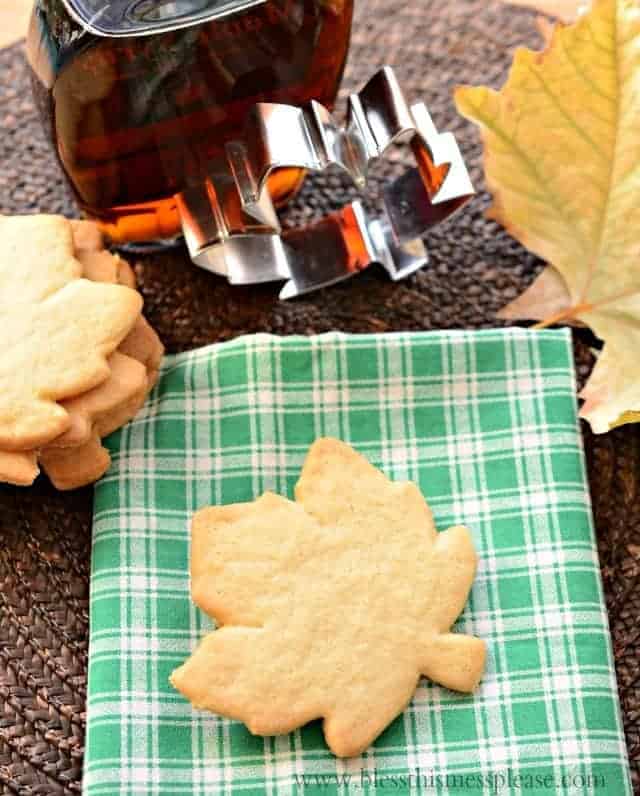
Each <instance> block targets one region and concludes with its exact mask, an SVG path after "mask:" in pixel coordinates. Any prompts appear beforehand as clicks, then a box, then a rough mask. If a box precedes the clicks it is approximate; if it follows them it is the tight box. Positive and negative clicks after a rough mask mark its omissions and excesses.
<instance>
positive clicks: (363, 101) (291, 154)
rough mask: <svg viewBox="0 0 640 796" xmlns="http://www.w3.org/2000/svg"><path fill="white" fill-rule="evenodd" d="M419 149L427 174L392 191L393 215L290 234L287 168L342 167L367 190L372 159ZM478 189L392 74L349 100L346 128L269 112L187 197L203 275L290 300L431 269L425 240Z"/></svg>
mask: <svg viewBox="0 0 640 796" xmlns="http://www.w3.org/2000/svg"><path fill="white" fill-rule="evenodd" d="M406 139H408V142H409V145H410V146H411V148H412V150H413V153H414V156H415V159H416V167H415V168H410V169H408V170H407V171H406V172H405V173H404V174H402V175H401V176H399V177H398V178H396V179H395V180H393V181H392V182H390V183H389V184H388V185H386V186H385V187H384V190H383V201H384V212H383V213H382V215H381V216H380V217H377V216H372V215H371V214H370V213H368V212H367V211H366V210H365V208H364V207H363V205H362V203H361V202H360V201H354V202H351V203H350V204H348V205H346V206H345V207H343V208H342V209H340V210H338V211H336V212H334V213H331V214H330V215H328V216H326V217H324V218H323V219H321V220H320V221H319V222H316V223H314V224H311V225H309V226H306V227H302V228H297V229H294V230H290V231H286V232H283V231H282V228H281V226H280V223H279V221H278V216H277V213H276V209H275V206H274V204H273V201H272V199H271V196H270V194H269V191H268V186H267V178H268V177H269V175H270V174H271V173H272V172H273V171H274V170H276V169H281V168H300V169H305V170H308V171H323V170H324V169H326V168H327V167H328V166H330V165H332V164H335V165H337V166H339V167H340V168H342V169H344V171H346V172H347V174H349V175H350V176H351V177H352V179H353V181H354V183H355V184H356V186H357V187H358V188H359V189H361V190H363V191H364V190H366V187H367V173H368V169H369V165H370V163H371V161H372V160H373V159H375V158H379V157H381V156H382V155H384V153H385V151H386V150H387V148H388V147H389V146H390V145H391V144H392V143H394V142H396V141H398V140H403V141H404V140H406ZM473 194H474V190H473V186H472V184H471V180H470V178H469V174H468V172H467V169H466V167H465V164H464V161H463V159H462V155H461V154H460V150H459V149H458V145H457V143H456V140H455V138H454V136H453V134H452V133H439V132H438V131H437V129H436V127H435V125H434V123H433V121H432V119H431V116H430V115H429V112H428V110H427V107H426V105H424V103H422V102H418V103H416V104H414V105H411V106H409V104H408V103H407V101H406V99H405V97H404V94H403V93H402V90H401V88H400V86H399V85H398V82H397V80H396V77H395V75H394V73H393V70H392V69H391V68H390V67H388V66H385V67H383V68H382V69H380V70H379V71H378V72H376V73H375V74H374V75H373V77H372V78H371V79H370V80H369V82H368V83H367V84H366V86H365V87H364V88H363V89H362V90H361V91H360V92H358V93H357V94H352V95H351V97H350V98H349V106H348V116H347V123H346V125H345V126H344V127H341V126H339V125H338V124H336V122H335V121H334V119H333V117H332V116H331V114H330V113H329V111H328V110H327V109H326V108H325V107H324V106H323V105H320V104H319V103H317V102H311V104H310V105H309V106H307V107H305V108H298V107H294V106H292V105H280V104H273V103H260V104H258V105H256V106H255V107H254V109H253V111H252V112H251V114H250V115H249V117H248V119H247V124H246V129H245V133H244V136H243V139H242V140H241V141H233V142H230V143H228V144H227V145H226V148H225V157H224V158H222V159H220V161H218V162H216V163H215V164H214V165H212V167H211V169H210V173H209V176H208V177H207V178H206V180H205V181H204V183H202V184H201V185H198V186H194V187H190V188H188V189H187V190H185V191H184V192H183V193H181V194H179V195H178V197H177V201H178V208H179V211H180V215H181V218H182V227H183V230H184V235H185V239H186V242H187V246H188V249H189V253H190V255H191V259H192V260H193V262H194V263H196V265H199V266H201V267H203V268H206V269H207V270H209V271H213V272H214V273H216V274H220V275H222V276H226V277H227V279H228V280H229V282H231V283H232V284H242V285H247V284H256V283H260V282H271V281H274V280H285V281H286V284H285V285H284V287H283V288H282V291H281V292H280V298H282V299H288V298H293V297H295V296H299V295H302V294H303V293H308V292H310V291H312V290H316V289H318V288H320V287H325V286H327V285H331V284H333V283H335V282H338V281H341V280H342V279H346V278H347V277H350V276H353V275H354V274H356V273H358V272H359V271H362V270H363V269H365V268H367V267H368V266H369V265H371V264H372V263H374V262H376V263H380V264H381V265H382V266H383V267H384V268H385V269H386V270H387V272H388V273H389V275H390V276H391V278H392V279H394V280H398V279H402V278H403V277H405V276H408V275H409V274H411V273H413V272H414V271H416V270H417V269H419V268H422V267H423V266H424V265H425V264H426V263H427V259H428V255H427V251H426V248H425V246H424V243H423V241H422V238H423V236H424V235H425V234H426V233H427V232H428V231H429V229H431V228H432V227H433V226H435V225H436V224H439V223H440V222H441V221H443V220H444V219H446V218H448V217H449V216H450V215H451V214H452V213H454V212H455V211H456V210H457V209H458V208H459V207H461V206H462V205H463V204H465V203H466V202H467V201H468V200H469V199H470V198H471V196H473Z"/></svg>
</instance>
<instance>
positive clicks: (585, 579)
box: [85, 329, 631, 796]
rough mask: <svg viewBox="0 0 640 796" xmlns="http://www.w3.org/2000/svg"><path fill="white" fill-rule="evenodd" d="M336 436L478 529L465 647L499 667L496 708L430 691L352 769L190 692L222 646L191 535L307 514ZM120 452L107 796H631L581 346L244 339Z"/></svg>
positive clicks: (94, 630)
mask: <svg viewBox="0 0 640 796" xmlns="http://www.w3.org/2000/svg"><path fill="white" fill-rule="evenodd" d="M325 435H327V436H335V437H339V438H340V439H343V440H346V441H348V442H350V443H351V444H352V445H353V446H354V447H355V448H356V449H357V450H359V451H361V452H362V453H363V454H365V456H367V458H368V459H369V460H370V461H371V462H373V463H374V464H375V465H376V466H378V467H380V468H381V469H382V470H383V471H384V472H385V473H386V474H387V475H389V476H390V477H391V478H394V479H412V480H414V481H415V482H416V483H418V484H419V486H420V488H421V489H422V491H423V493H424V494H425V496H426V498H427V500H428V501H429V504H430V505H431V508H432V509H433V512H434V514H435V518H436V522H437V525H438V527H439V528H440V529H444V528H446V527H448V526H450V525H453V524H456V523H464V524H466V525H468V526H469V527H470V528H471V530H472V533H473V537H474V540H475V544H476V547H477V550H478V552H479V557H480V564H479V570H478V574H477V576H476V579H475V583H474V586H473V590H472V594H471V597H470V599H469V602H468V604H467V607H466V608H465V611H464V613H463V615H462V616H461V618H460V620H459V621H458V623H457V625H456V628H457V629H458V630H460V631H462V632H468V633H473V634H476V635H478V636H481V637H482V638H484V639H486V640H487V642H488V649H489V654H488V663H487V671H486V675H485V677H484V679H483V681H482V683H481V685H480V687H479V689H478V691H477V693H475V694H474V695H462V694H456V693H453V692H450V691H447V690H446V689H444V688H441V687H438V686H435V685H434V684H432V683H429V682H427V681H425V680H423V681H421V682H420V685H419V687H418V689H417V691H416V694H415V696H414V699H413V701H412V702H411V705H410V706H409V708H408V709H407V710H405V712H404V713H403V714H402V715H401V716H400V717H399V718H398V719H396V721H394V722H393V724H391V726H390V727H389V728H388V729H387V730H386V731H385V732H384V733H383V734H382V735H381V736H380V737H379V738H378V740H377V741H376V742H375V744H374V745H373V746H372V747H371V748H370V749H368V750H367V751H366V752H365V753H364V754H363V755H362V757H360V758H356V759H351V760H338V759H336V758H335V757H334V756H333V755H332V754H331V753H330V752H329V751H328V750H327V748H326V747H325V744H324V742H323V737H322V729H321V724H320V722H314V723H312V724H310V725H308V726H306V727H304V728H303V729H302V730H299V731H298V732H295V733H292V734H290V735H286V736H281V737H276V738H258V737H253V736H251V735H250V734H249V732H248V731H247V730H246V729H245V727H244V725H242V724H240V723H238V722H234V721H230V720H227V719H223V718H220V717H218V716H215V715H209V714H204V713H199V712H196V711H194V710H192V708H191V706H190V705H189V703H188V702H186V701H185V700H184V699H183V698H182V697H181V696H180V694H178V693H177V692H175V691H174V690H173V689H172V688H171V686H170V685H169V683H168V677H169V674H170V672H171V671H172V670H173V669H174V668H175V667H176V666H178V665H179V664H180V663H182V662H183V661H184V659H185V658H186V657H187V656H188V655H189V653H190V652H191V651H192V650H193V649H194V647H195V646H196V644H197V643H198V640H199V639H200V638H201V637H202V636H203V634H204V633H205V632H206V631H208V630H209V629H210V628H211V623H210V620H209V619H208V618H207V617H206V616H205V615H203V614H202V613H201V612H200V611H199V610H198V609H196V608H195V607H194V605H193V604H192V603H191V601H190V599H189V576H188V549H189V537H188V525H189V520H190V517H191V515H192V513H193V512H194V511H195V510H196V509H198V508H200V507H202V506H206V505H209V504H217V505H219V504H228V503H234V502H237V501H250V500H252V499H254V498H256V497H257V496H259V495H260V494H261V493H262V492H263V491H264V490H273V491H275V492H279V493H281V494H284V495H289V496H291V495H292V491H293V487H294V484H295V482H296V480H297V477H298V474H299V472H300V469H301V467H302V463H303V460H304V457H305V454H306V452H307V449H308V447H309V445H310V444H311V443H312V442H313V440H314V439H316V438H317V437H320V436H325ZM108 444H109V447H110V449H111V452H112V456H113V466H112V468H111V470H110V472H109V474H108V475H107V476H106V477H105V478H104V479H103V480H102V481H101V482H100V483H99V484H98V486H97V488H96V494H95V517H94V530H93V574H92V580H91V644H90V667H89V697H88V732H87V749H86V760H85V792H86V793H87V794H90V795H91V796H98V794H105V795H106V794H108V795H109V796H114V795H115V794H140V796H143V795H144V796H151V795H153V794H158V795H159V796H172V795H173V794H201V795H202V796H205V794H206V796H210V794H217V793H236V792H238V793H251V794H253V793H255V794H290V793H291V794H294V793H349V794H350V793H358V792H362V793H386V792H387V791H388V792H391V793H393V792H396V793H398V792H407V793H408V792H412V793H437V794H451V793H477V794H481V793H482V794H485V793H487V794H488V793H496V794H498V793H499V794H522V793H525V792H533V793H549V794H565V793H566V794H576V793H581V794H582V793H598V794H603V795H606V796H622V795H623V794H630V793H631V788H630V784H629V775H628V766H627V758H626V750H625V742H624V736H623V733H622V729H621V724H620V716H619V706H618V699H617V691H616V682H615V676H614V669H613V664H612V657H611V649H610V639H609V632H608V625H607V617H606V612H605V608H604V602H603V596H602V590H601V583H600V577H599V569H598V559H597V554H596V548H595V543H594V536H593V529H592V524H591V514H590V504H589V495H588V491H587V486H586V482H585V469H584V459H583V452H582V448H581V438H580V435H579V428H578V425H577V420H576V400H575V383H574V374H573V364H572V355H571V346H570V338H569V335H568V334H567V333H565V332H563V331H547V332H530V331H526V330H520V329H512V330H507V331H502V330H499V331H482V332H442V333H419V334H396V335H356V336H347V335H339V334H330V335H322V336H319V337H311V338H303V337H290V338H276V337H270V336H265V335H258V336H252V337H244V338H240V339H237V340H235V341H232V342H228V343H224V344H220V345H214V346H210V347H208V348H204V349H201V350H197V351H192V352H190V353H187V354H180V355H177V356H172V357H168V358H167V360H166V362H165V365H164V368H163V376H162V379H161V381H160V383H159V385H158V387H157V388H156V389H155V391H154V392H153V393H152V395H151V397H150V399H149V400H148V402H147V404H146V406H145V408H144V409H143V411H142V412H141V414H140V415H139V416H138V417H137V418H136V420H135V421H134V422H132V423H131V424H129V425H128V426H127V427H126V428H124V429H122V430H121V431H120V432H118V433H117V434H115V435H114V436H112V437H111V438H110V440H109V442H108ZM417 554H418V551H416V555H417Z"/></svg>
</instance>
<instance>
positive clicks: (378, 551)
mask: <svg viewBox="0 0 640 796" xmlns="http://www.w3.org/2000/svg"><path fill="white" fill-rule="evenodd" d="M295 496H296V501H295V502H293V501H290V500H287V499H286V498H283V497H280V496H278V495H275V494H273V493H266V494H264V495H263V496H262V497H260V498H259V499H258V500H256V501H254V502H253V503H241V504H235V505H230V506H221V507H211V508H205V509H202V510H201V511H199V512H198V513H197V514H196V515H195V517H194V520H193V524H192V550H191V577H192V596H193V599H194V601H195V603H196V604H197V605H198V606H199V607H200V608H202V610H203V611H205V612H206V613H207V614H210V615H211V616H212V617H213V618H214V619H215V620H216V622H217V623H218V625H219V629H217V630H215V631H214V632H212V633H210V634H209V635H208V636H206V637H205V638H204V640H203V641H202V642H201V643H200V645H199V646H198V647H197V649H196V650H195V652H194V653H193V654H192V656H191V657H190V658H189V659H188V660H187V661H186V663H184V664H183V665H182V666H181V667H179V668H178V669H176V671H175V672H174V673H173V674H172V676H171V682H172V684H173V685H174V686H175V688H177V689H178V690H179V691H180V692H181V693H182V694H184V695H185V696H186V697H187V698H188V699H189V700H190V701H191V702H192V703H193V704H194V706H195V707H197V708H203V709H207V710H212V711H215V712H216V713H220V714H222V715H224V716H228V717H230V718H234V719H239V720H241V721H243V722H244V723H245V724H246V725H247V727H248V728H249V730H250V731H251V732H252V733H254V734H256V735H277V734H281V733H286V732H291V731H292V730H294V729H296V728H298V727H300V726H302V725H303V724H306V723H307V722H309V721H311V720H313V719H317V718H323V719H324V734H325V738H326V741H327V744H328V745H329V747H330V748H331V750H332V751H333V752H334V754H336V755H338V756H341V757H348V756H353V755H356V754H359V753H360V752H362V751H363V750H364V749H366V748H367V746H369V744H371V742H372V741H373V740H374V739H375V738H376V737H377V736H378V735H379V734H380V733H381V732H382V730H384V728H385V727H386V726H387V725H388V724H389V723H390V722H391V721H392V720H393V719H394V718H395V717H396V716H398V715H399V713H401V712H402V711H403V710H404V708H405V707H406V706H407V704H408V703H409V701H410V699H411V697H412V695H413V693H414V691H415V688H416V685H417V683H418V680H419V678H420V676H421V675H426V676H427V677H430V678H431V679H432V680H434V681H436V682H437V683H440V684H442V685H444V686H447V687H448V688H452V689H455V690H459V691H472V690H473V689H474V688H475V686H476V685H477V683H478V681H479V679H480V676H481V674H482V671H483V669H484V662H485V645H484V642H483V641H481V640H480V639H477V638H474V637H471V636H466V635H462V634H458V633H450V632H449V630H450V627H451V625H452V624H453V622H454V621H455V620H456V618H457V617H458V615H459V614H460V612H461V611H462V608H463V606H464V604H465V602H466V600H467V596H468V593H469V589H470V587H471V583H472V581H473V577H474V574H475V570H476V553H475V551H474V548H473V544H472V540H471V536H470V534H469V531H468V530H467V529H466V528H463V527H454V528H449V529H448V530H447V531H444V532H443V533H437V532H436V529H435V526H434V523H433V518H432V515H431V512H430V510H429V507H428V506H427V504H426V502H425V500H424V498H423V497H422V495H421V494H420V491H419V490H418V488H417V487H416V486H415V485H414V484H412V483H409V482H406V483H394V482H392V481H390V480H389V479H388V478H386V476H384V475H383V474H382V473H381V472H380V471H379V470H377V469H375V468H374V467H373V466H372V465H371V464H369V462H367V460H366V459H364V458H363V457H362V456H360V455H359V454H358V453H356V452H355V451H354V450H353V449H352V448H350V447H349V446H348V445H346V444H344V443H342V442H339V441H338V440H333V439H320V440H318V441H317V442H315V443H314V445H313V446H312V447H311V450H310V451H309V454H308V457H307V460H306V462H305V465H304V468H303V470H302V475H301V477H300V480H299V482H298V484H297V486H296V490H295Z"/></svg>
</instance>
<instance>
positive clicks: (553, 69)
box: [456, 0, 640, 432]
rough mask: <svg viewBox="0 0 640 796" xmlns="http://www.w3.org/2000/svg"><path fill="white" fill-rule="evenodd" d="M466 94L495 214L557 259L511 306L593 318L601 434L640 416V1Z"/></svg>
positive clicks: (559, 32)
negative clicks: (599, 345)
mask: <svg viewBox="0 0 640 796" xmlns="http://www.w3.org/2000/svg"><path fill="white" fill-rule="evenodd" d="M456 103H457V106H458V109H459V111H460V112H461V113H462V114H463V115H464V116H466V117H467V118H469V119H471V120H473V121H475V122H476V123H477V124H478V125H480V127H481V129H482V134H483V140H484V147H485V173H486V179H487V184H488V186H489V189H490V190H491V192H492V193H493V198H494V203H493V207H492V209H491V215H492V217H494V218H496V220H498V221H499V222H500V223H501V224H503V225H504V226H505V228H506V229H507V230H508V231H509V232H510V233H511V234H512V235H514V237H516V238H517V239H518V240H519V241H520V242H521V243H522V244H523V245H525V246H526V247H527V248H528V249H530V250H531V251H533V252H535V253H536V254H537V255H538V256H539V257H541V258H542V259H544V260H546V261H547V262H548V263H549V264H550V266H552V267H553V269H554V270H553V271H552V272H549V273H547V274H543V276H541V277H539V278H538V280H537V281H536V282H535V283H534V284H533V285H532V287H531V288H530V289H529V291H527V293H525V294H523V296H521V297H520V299H518V300H517V303H516V304H515V305H510V307H507V308H506V310H505V314H506V315H507V316H508V317H529V318H531V317H535V318H543V319H544V321H545V323H547V324H550V323H555V322H559V321H568V322H576V323H582V324H585V325H587V326H590V327H591V329H593V331H594V332H595V334H596V335H598V337H600V338H601V339H602V340H603V341H604V343H605V346H604V350H603V354H602V356H601V357H600V359H599V361H598V364H597V366H596V369H595V370H594V373H593V375H592V378H591V380H590V382H589V383H588V384H587V386H586V388H585V391H584V394H583V397H584V398H585V404H584V407H583V416H584V417H586V418H587V419H588V420H589V421H590V422H591V424H592V426H593V428H594V430H595V431H598V432H601V431H606V430H607V429H608V428H612V427H613V426H615V425H619V424H620V423H623V422H629V421H630V420H633V419H637V417H636V416H637V413H638V412H640V358H639V357H638V352H639V351H640V4H639V3H638V2H637V0H595V2H594V4H593V7H592V9H591V10H590V11H589V13H587V14H585V15H584V16H583V17H581V18H580V20H579V21H578V22H576V23H575V24H574V25H571V26H568V27H563V26H559V27H558V28H557V29H556V31H555V33H554V35H553V37H552V39H551V42H550V44H549V46H548V47H547V49H546V50H544V51H543V52H532V51H530V50H525V49H521V50H518V51H517V53H516V55H515V58H514V62H513V65H512V68H511V72H510V74H509V78H508V80H507V82H506V84H505V85H504V86H503V88H502V89H501V90H500V91H493V90H491V89H489V88H484V87H478V88H472V87H461V88H458V90H457V91H456ZM603 385H605V386H606V389H603V388H602V386H603Z"/></svg>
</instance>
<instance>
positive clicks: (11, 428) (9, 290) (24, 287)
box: [0, 215, 164, 489]
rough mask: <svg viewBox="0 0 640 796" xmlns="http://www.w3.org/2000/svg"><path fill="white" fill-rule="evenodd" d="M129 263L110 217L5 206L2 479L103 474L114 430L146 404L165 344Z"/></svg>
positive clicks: (78, 478)
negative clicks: (109, 241) (114, 245)
mask: <svg viewBox="0 0 640 796" xmlns="http://www.w3.org/2000/svg"><path fill="white" fill-rule="evenodd" d="M135 287H136V285H135V276H134V274H133V271H132V270H131V268H130V267H129V265H128V264H127V263H126V262H125V261H124V260H122V259H121V258H120V257H118V256H117V255H114V254H111V253H110V252H108V251H107V250H106V249H105V248H104V241H103V239H102V235H101V234H100V232H99V230H98V228H97V227H96V226H95V225H94V224H92V223H91V222H88V221H69V220H68V219H65V218H63V217H61V216H43V215H39V216H0V322H1V324H2V338H3V339H4V340H5V343H4V344H3V346H2V349H1V350H0V481H5V482H8V483H11V484H17V485H22V486H28V485H29V484H32V483H33V481H34V480H35V478H36V477H37V475H38V473H39V472H40V468H42V469H43V470H44V471H45V472H46V474H47V475H48V476H49V478H50V479H51V481H52V482H53V484H54V485H55V486H56V487H57V488H58V489H75V488H76V487H79V486H84V485H85V484H89V483H92V482H93V481H96V480H97V479H98V478H100V477H101V476H102V475H103V474H104V473H105V472H106V471H107V470H108V468H109V465H110V463H111V461H110V457H109V453H108V451H107V450H106V449H105V448H104V447H103V445H102V438H103V437H105V436H106V435H108V434H110V433H112V432H113V431H115V430H116V429H118V428H120V427H121V426H123V425H124V424H125V423H127V422H128V421H129V420H131V418H132V417H134V415H135V414H136V413H137V412H138V410H139V409H140V407H141V406H142V404H143V403H144V401H145V399H146V397H147V394H148V393H149V391H150V389H151V388H152V387H153V385H154V384H155V382H156V380H157V377H158V368H159V366H160V361H161V359H162V355H163V353H164V350H163V347H162V343H161V342H160V340H159V338H158V336H157V335H156V333H155V332H154V330H153V329H152V328H151V326H150V325H149V324H148V323H147V321H146V320H145V318H144V317H143V316H142V314H141V312H142V297H141V296H140V294H139V293H138V292H137V290H136V289H135Z"/></svg>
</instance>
